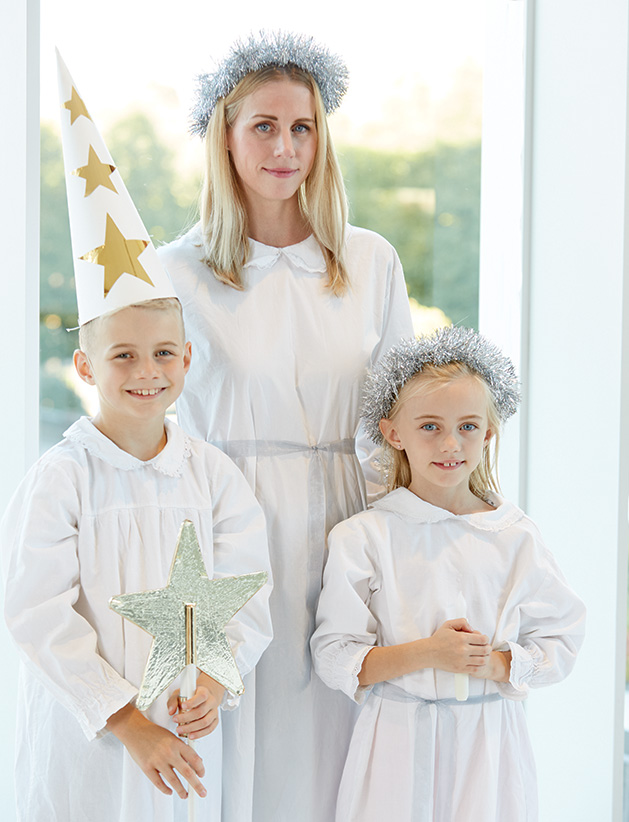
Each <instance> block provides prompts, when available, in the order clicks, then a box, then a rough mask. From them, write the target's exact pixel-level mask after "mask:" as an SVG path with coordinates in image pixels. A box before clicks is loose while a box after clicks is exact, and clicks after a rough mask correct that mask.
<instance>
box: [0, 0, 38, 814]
mask: <svg viewBox="0 0 629 822" xmlns="http://www.w3.org/2000/svg"><path fill="white" fill-rule="evenodd" d="M0 77H2V82H1V83H0V111H2V117H1V118H0V157H2V181H3V182H2V186H1V187H0V226H2V236H3V259H2V273H1V274H0V277H1V283H2V326H3V329H4V332H5V334H4V356H3V358H2V384H3V392H2V398H1V399H0V408H1V411H0V454H1V455H2V459H1V465H2V469H1V472H0V514H1V513H2V511H3V510H4V507H5V505H6V503H7V501H8V499H9V497H10V495H11V493H12V492H13V490H14V489H15V485H16V483H17V481H18V480H19V479H20V477H21V476H22V475H23V474H24V472H25V470H26V468H27V467H28V465H30V463H31V462H32V461H33V460H34V459H35V458H36V457H37V453H38V442H37V441H38V435H37V432H38V430H39V408H38V374H39V4H38V2H36V0H26V1H25V2H19V3H18V2H12V3H5V4H3V7H2V25H1V26H0ZM0 599H1V598H0ZM0 658H1V659H2V690H3V694H4V697H5V698H4V699H3V702H2V705H3V708H2V710H1V711H0V739H1V740H2V744H1V745H0V818H2V820H3V822H11V821H12V820H13V819H14V818H15V817H14V810H13V806H14V801H13V743H12V739H13V734H14V721H13V714H14V705H15V681H16V672H17V659H16V654H15V651H14V649H13V646H12V645H11V643H10V640H9V638H8V635H7V632H6V629H5V627H4V622H3V621H0Z"/></svg>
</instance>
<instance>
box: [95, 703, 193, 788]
mask: <svg viewBox="0 0 629 822" xmlns="http://www.w3.org/2000/svg"><path fill="white" fill-rule="evenodd" d="M107 728H108V729H109V730H110V731H111V732H112V733H113V734H114V735H115V736H117V737H118V739H119V740H120V741H121V742H122V744H123V745H124V746H125V748H126V749H127V750H128V751H129V754H130V756H131V757H132V758H133V760H134V761H135V762H137V764H138V765H139V766H140V768H141V769H142V770H143V771H144V773H145V774H146V775H147V776H148V778H149V779H150V780H151V782H152V783H153V784H154V785H155V787H156V788H157V789H158V790H160V791H161V792H162V793H165V794H167V795H170V794H172V789H174V790H175V792H176V793H177V795H178V796H180V797H181V798H182V799H186V798H187V797H188V792H187V790H186V789H185V788H184V786H183V785H182V783H181V781H180V779H179V777H178V776H177V773H179V774H180V775H181V776H182V777H183V779H184V780H185V781H186V782H188V783H189V784H190V785H191V787H192V788H193V789H194V790H195V791H196V792H197V793H198V795H199V796H201V797H205V796H206V795H207V791H206V790H205V788H204V787H203V785H202V783H201V781H200V779H199V777H200V776H203V775H204V774H205V768H204V767H203V760H202V759H201V757H200V756H199V755H198V754H197V753H195V751H194V750H193V748H191V747H190V746H189V745H186V744H185V742H182V741H181V740H180V739H177V737H176V736H175V735H174V734H172V733H171V732H170V731H167V730H166V729H165V728H162V727H161V726H160V725H156V724H155V723H154V722H151V721H150V720H149V719H147V718H146V717H145V716H144V715H143V714H141V713H140V711H138V709H137V708H135V707H134V706H133V705H131V704H129V705H125V707H124V708H121V710H119V711H118V712H117V713H115V714H113V715H112V716H110V717H109V719H108V720H107ZM169 785H170V787H168V786H169Z"/></svg>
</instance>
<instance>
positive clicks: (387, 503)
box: [371, 488, 524, 531]
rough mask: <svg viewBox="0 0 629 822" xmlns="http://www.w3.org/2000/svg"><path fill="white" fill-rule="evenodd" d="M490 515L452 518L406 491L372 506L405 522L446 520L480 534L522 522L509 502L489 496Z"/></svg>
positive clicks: (487, 512)
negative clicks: (400, 517)
mask: <svg viewBox="0 0 629 822" xmlns="http://www.w3.org/2000/svg"><path fill="white" fill-rule="evenodd" d="M488 497H489V500H490V502H491V503H494V504H495V506H496V507H495V508H494V509H493V510H492V511H480V512H478V513H476V514H453V513H451V512H450V511H446V510H445V509H444V508H438V507H437V506H435V505H431V504H430V503H429V502H425V501H424V500H423V499H420V498H419V497H418V496H417V495H416V494H414V493H413V492H412V491H409V490H408V488H396V489H395V491H391V493H390V494H387V495H386V496H385V497H382V499H379V500H377V501H376V502H374V503H373V504H372V506H371V507H372V508H375V509H378V510H381V511H390V512H391V513H394V514H399V515H400V516H402V517H404V518H405V519H412V520H415V521H417V522H422V523H433V522H444V521H446V520H452V521H462V522H468V523H469V524H470V525H473V526H474V527H475V528H478V529H479V530H481V531H502V530H504V529H505V528H508V527H509V526H511V525H513V523H515V522H517V521H518V520H520V519H522V517H523V516H524V513H523V512H522V511H521V510H520V509H519V508H518V507H517V505H514V504H513V503H511V502H507V501H506V500H504V499H502V497H499V496H498V495H497V494H488Z"/></svg>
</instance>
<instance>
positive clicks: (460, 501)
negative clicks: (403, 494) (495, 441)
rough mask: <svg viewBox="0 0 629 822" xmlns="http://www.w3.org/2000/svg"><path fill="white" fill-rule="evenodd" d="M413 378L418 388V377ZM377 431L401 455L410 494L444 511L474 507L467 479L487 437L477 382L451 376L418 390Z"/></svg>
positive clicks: (483, 399) (481, 388)
mask: <svg viewBox="0 0 629 822" xmlns="http://www.w3.org/2000/svg"><path fill="white" fill-rule="evenodd" d="M416 380H417V381H418V387H420V386H421V380H422V377H421V376H419V377H416ZM380 427H381V430H382V433H383V434H384V436H385V439H386V440H387V441H388V442H389V443H390V444H391V445H392V446H393V447H394V448H397V449H403V450H404V451H405V452H406V456H407V457H408V461H409V465H410V468H411V484H410V486H409V489H410V490H411V491H413V493H415V494H417V496H419V497H421V498H422V499H423V500H425V501H426V502H430V503H431V504H433V505H437V506H439V507H440V508H446V509H447V510H454V509H457V508H458V509H465V508H466V506H469V505H470V504H471V505H475V504H477V503H478V500H477V499H476V497H474V495H473V494H472V492H471V491H470V490H469V478H470V474H471V473H472V471H474V469H475V468H476V467H477V466H478V464H479V463H480V461H481V458H482V455H483V448H484V446H485V443H487V442H489V440H490V439H491V436H492V432H491V430H490V428H489V424H488V418H487V395H486V391H485V388H484V386H483V385H482V384H481V383H480V382H479V380H478V379H476V378H474V377H471V376H465V377H457V378H456V379H454V380H452V382H449V383H446V384H444V385H442V386H439V387H437V388H431V390H429V391H427V392H422V391H421V388H420V390H419V391H418V392H417V393H415V394H414V395H413V394H411V396H410V397H409V398H408V399H407V400H406V401H404V402H403V403H402V406H401V407H400V409H399V412H398V414H397V415H396V416H395V419H394V420H388V419H383V420H381V422H380ZM462 512H463V511H462V510H455V513H462Z"/></svg>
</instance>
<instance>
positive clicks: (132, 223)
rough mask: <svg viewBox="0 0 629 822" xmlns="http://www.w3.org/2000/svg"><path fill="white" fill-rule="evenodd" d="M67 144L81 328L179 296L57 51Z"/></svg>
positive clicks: (67, 180) (68, 190)
mask: <svg viewBox="0 0 629 822" xmlns="http://www.w3.org/2000/svg"><path fill="white" fill-rule="evenodd" d="M57 68H58V79H59V98H60V101H61V138H62V143H63V161H64V165H65V175H66V192H67V195H68V210H69V213H70V234H71V236H72V257H73V260H74V274H75V281H76V297H77V303H78V309H79V325H84V324H85V323H87V322H89V321H90V320H93V319H94V318H95V317H100V316H101V315H102V314H108V313H109V312H110V311H116V310H117V309H119V308H124V307H125V306H127V305H132V304H133V303H139V302H145V301H146V300H155V299H158V298H161V297H176V296H177V295H176V294H175V291H174V289H173V287H172V284H171V282H170V279H169V277H168V274H167V273H166V270H165V269H164V267H163V265H162V264H161V262H160V260H159V258H158V256H157V253H156V252H155V248H154V247H153V244H152V243H151V240H150V238H149V235H148V232H147V231H146V229H145V227H144V224H143V223H142V220H141V218H140V215H139V214H138V212H137V209H136V207H135V206H134V204H133V201H132V200H131V197H130V196H129V192H128V191H127V189H126V188H125V185H124V183H123V182H122V177H121V176H120V174H119V173H118V171H117V169H116V167H115V165H114V163H113V161H112V159H111V156H110V154H109V152H108V151H107V146H106V145H105V141H104V140H103V138H102V137H101V135H100V132H99V131H98V129H97V128H96V126H95V124H94V121H93V120H92V118H91V117H90V115H89V113H88V111H87V108H86V106H85V103H84V102H83V100H82V98H81V96H80V95H79V92H78V90H77V87H76V85H75V83H74V82H73V80H72V77H71V76H70V74H69V72H68V69H67V68H66V66H65V64H64V62H63V60H62V59H61V56H60V55H59V52H57Z"/></svg>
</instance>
